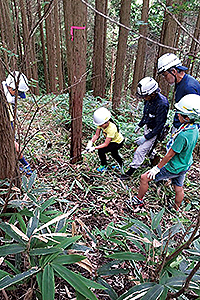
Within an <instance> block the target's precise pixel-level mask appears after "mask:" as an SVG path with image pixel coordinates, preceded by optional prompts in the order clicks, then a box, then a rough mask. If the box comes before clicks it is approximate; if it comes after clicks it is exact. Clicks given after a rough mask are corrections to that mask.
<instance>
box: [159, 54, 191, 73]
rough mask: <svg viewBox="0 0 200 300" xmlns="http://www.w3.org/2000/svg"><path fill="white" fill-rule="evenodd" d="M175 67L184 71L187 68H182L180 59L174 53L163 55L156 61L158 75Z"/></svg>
mask: <svg viewBox="0 0 200 300" xmlns="http://www.w3.org/2000/svg"><path fill="white" fill-rule="evenodd" d="M172 67H176V68H177V69H179V70H182V71H185V70H187V67H185V66H183V65H182V63H181V61H180V59H179V58H178V57H177V56H176V55H175V54H174V53H165V54H163V55H162V56H161V57H159V59H158V74H161V73H162V72H165V71H167V70H169V69H170V68H172Z"/></svg>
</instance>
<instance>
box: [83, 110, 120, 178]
mask: <svg viewBox="0 0 200 300" xmlns="http://www.w3.org/2000/svg"><path fill="white" fill-rule="evenodd" d="M93 120H94V124H95V125H97V130H96V133H95V135H94V136H93V137H92V139H91V140H90V141H89V142H88V144H87V147H86V149H88V150H89V151H93V150H96V149H97V150H98V155H99V158H100V161H101V165H100V167H98V168H97V171H98V172H104V171H106V170H107V165H108V163H107V159H106V153H111V155H112V157H113V158H114V159H115V160H116V161H117V162H118V164H119V166H120V168H121V170H122V171H123V160H122V158H121V156H120V155H119V153H118V150H119V149H120V148H121V147H122V146H123V143H124V138H123V136H122V134H121V133H120V132H119V130H118V128H117V126H116V125H115V124H114V123H113V122H112V120H111V113H110V111H109V110H108V109H107V108H105V107H100V108H99V109H97V110H96V111H95V112H94V116H93ZM101 131H102V132H103V135H104V136H105V141H104V142H103V143H102V144H100V145H98V146H95V147H93V146H92V145H93V143H95V142H96V141H97V140H98V138H99V137H100V133H101Z"/></svg>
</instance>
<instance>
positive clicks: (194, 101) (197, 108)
mask: <svg viewBox="0 0 200 300" xmlns="http://www.w3.org/2000/svg"><path fill="white" fill-rule="evenodd" d="M174 106H175V107H176V109H177V111H178V113H180V114H182V115H186V116H188V117H189V118H190V119H199V118H200V96H199V95H196V94H188V95H185V96H184V97H183V98H181V99H180V101H179V102H177V103H175V105H174Z"/></svg>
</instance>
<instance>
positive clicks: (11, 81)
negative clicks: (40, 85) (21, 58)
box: [6, 71, 29, 93]
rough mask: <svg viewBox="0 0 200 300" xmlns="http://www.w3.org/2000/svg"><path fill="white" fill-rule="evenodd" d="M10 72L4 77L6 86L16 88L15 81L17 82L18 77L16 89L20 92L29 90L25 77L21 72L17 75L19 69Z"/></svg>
mask: <svg viewBox="0 0 200 300" xmlns="http://www.w3.org/2000/svg"><path fill="white" fill-rule="evenodd" d="M11 74H12V75H11ZM11 74H9V75H8V77H7V78H6V84H7V86H10V87H11V88H13V89H14V90H15V89H16V84H15V81H16V82H17V81H18V77H19V86H18V90H19V91H20V92H24V93H26V92H27V91H28V90H29V87H28V79H27V77H26V76H25V75H24V74H23V73H21V74H20V75H19V71H14V72H12V73H11Z"/></svg>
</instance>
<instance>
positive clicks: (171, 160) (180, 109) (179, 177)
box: [129, 94, 200, 211]
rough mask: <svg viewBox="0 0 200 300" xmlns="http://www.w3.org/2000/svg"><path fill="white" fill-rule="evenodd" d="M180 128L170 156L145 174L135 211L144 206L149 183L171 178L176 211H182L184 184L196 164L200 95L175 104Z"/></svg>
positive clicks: (171, 143)
mask: <svg viewBox="0 0 200 300" xmlns="http://www.w3.org/2000/svg"><path fill="white" fill-rule="evenodd" d="M175 107H176V110H177V114H178V118H179V121H180V123H181V126H180V127H179V129H178V130H177V131H176V132H175V133H174V134H173V135H172V137H171V139H170V140H169V142H168V143H167V154H166V155H165V156H164V157H163V159H162V160H161V161H160V162H159V164H158V165H157V166H155V167H153V168H152V169H151V170H150V171H147V172H146V173H144V174H142V176H141V180H140V188H139V191H138V195H137V196H134V197H133V198H132V199H131V201H130V202H131V203H129V204H130V205H132V206H133V207H134V208H141V207H142V206H144V201H143V197H144V196H145V194H146V192H147V190H148V188H149V182H150V181H152V180H154V181H155V182H158V181H161V180H165V179H171V181H172V184H173V186H174V189H175V203H174V207H173V208H174V209H175V210H177V211H178V210H179V208H180V205H181V203H182V201H183V198H184V190H183V183H184V180H185V176H186V173H187V171H188V170H189V168H190V166H191V165H192V163H193V156H192V153H193V150H194V147H195V145H196V143H197V140H198V136H199V131H198V125H197V124H196V122H199V119H200V96H199V95H194V94H189V95H186V96H184V97H183V98H182V99H181V100H180V101H179V102H178V103H176V104H175Z"/></svg>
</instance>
